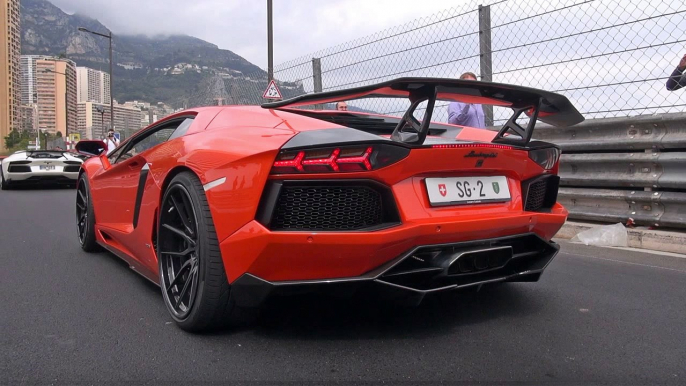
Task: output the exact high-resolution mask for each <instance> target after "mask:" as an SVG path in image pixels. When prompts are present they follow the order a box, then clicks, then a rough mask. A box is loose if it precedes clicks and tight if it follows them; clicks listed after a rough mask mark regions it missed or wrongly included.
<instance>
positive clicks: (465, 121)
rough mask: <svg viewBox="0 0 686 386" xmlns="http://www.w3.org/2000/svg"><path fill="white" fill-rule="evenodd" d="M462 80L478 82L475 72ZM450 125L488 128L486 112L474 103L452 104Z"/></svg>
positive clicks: (449, 107)
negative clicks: (485, 118)
mask: <svg viewBox="0 0 686 386" xmlns="http://www.w3.org/2000/svg"><path fill="white" fill-rule="evenodd" d="M460 79H465V80H474V81H475V80H476V75H475V74H474V73H473V72H465V73H464V74H462V75H460ZM448 123H452V124H454V125H460V126H469V127H476V128H479V129H484V128H486V124H485V120H484V110H483V108H482V107H481V105H477V104H473V103H462V102H450V104H449V105H448Z"/></svg>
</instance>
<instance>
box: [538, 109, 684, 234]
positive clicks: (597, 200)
mask: <svg viewBox="0 0 686 386" xmlns="http://www.w3.org/2000/svg"><path fill="white" fill-rule="evenodd" d="M534 135H535V137H536V139H539V140H543V141H547V142H552V143H555V144H557V145H559V146H560V147H561V148H562V153H563V154H562V157H561V159H560V177H561V182H560V185H561V187H560V192H559V201H560V203H562V204H563V205H564V206H565V207H566V208H567V209H568V210H569V218H570V219H578V220H592V221H601V222H627V221H628V220H629V219H632V220H633V221H634V222H635V223H636V224H639V225H646V226H655V227H669V228H681V229H686V113H675V114H664V115H650V116H639V117H629V118H606V119H594V120H587V121H585V122H583V123H581V124H579V125H576V126H573V127H567V128H553V127H550V126H547V125H540V127H539V129H538V130H537V131H536V133H535V134H534Z"/></svg>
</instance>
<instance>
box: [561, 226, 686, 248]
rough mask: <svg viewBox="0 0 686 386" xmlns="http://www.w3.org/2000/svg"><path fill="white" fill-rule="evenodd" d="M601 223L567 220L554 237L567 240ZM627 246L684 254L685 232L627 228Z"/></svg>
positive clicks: (685, 244) (685, 245)
mask: <svg viewBox="0 0 686 386" xmlns="http://www.w3.org/2000/svg"><path fill="white" fill-rule="evenodd" d="M599 225H603V224H591V223H583V222H574V221H567V222H566V223H565V224H564V225H563V226H562V228H561V229H560V231H559V232H557V234H556V235H555V238H558V239H564V240H569V239H571V238H572V237H574V236H576V234H577V233H579V232H581V231H585V230H587V229H590V228H593V227H596V226H599ZM627 232H628V236H629V247H630V248H640V249H649V250H652V251H661V252H672V253H680V254H686V232H672V231H658V230H652V229H648V228H645V227H636V228H627Z"/></svg>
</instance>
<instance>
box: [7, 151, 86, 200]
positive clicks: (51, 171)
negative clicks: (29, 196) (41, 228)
mask: <svg viewBox="0 0 686 386" xmlns="http://www.w3.org/2000/svg"><path fill="white" fill-rule="evenodd" d="M0 162H1V166H2V167H0V188H2V190H7V189H11V188H13V187H16V186H20V185H39V184H58V185H67V186H76V180H77V178H78V176H79V169H80V168H81V164H82V163H83V159H82V158H79V157H77V156H76V155H75V154H73V153H69V152H66V151H60V150H20V151H17V152H15V153H14V154H12V155H10V156H7V157H5V158H4V159H2V160H0Z"/></svg>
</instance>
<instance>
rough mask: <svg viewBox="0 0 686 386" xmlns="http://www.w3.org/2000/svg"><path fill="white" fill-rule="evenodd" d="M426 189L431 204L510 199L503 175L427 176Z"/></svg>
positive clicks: (471, 202)
mask: <svg viewBox="0 0 686 386" xmlns="http://www.w3.org/2000/svg"><path fill="white" fill-rule="evenodd" d="M426 190H427V193H428V194H429V202H431V205H433V206H439V205H455V204H481V203H487V202H498V201H509V200H510V188H509V187H508V185H507V178H506V177H505V176H493V177H450V178H427V179H426Z"/></svg>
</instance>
